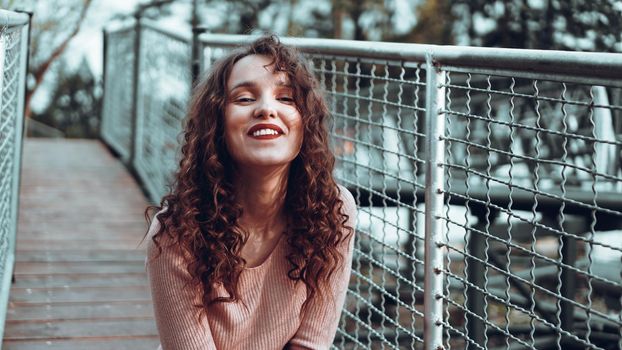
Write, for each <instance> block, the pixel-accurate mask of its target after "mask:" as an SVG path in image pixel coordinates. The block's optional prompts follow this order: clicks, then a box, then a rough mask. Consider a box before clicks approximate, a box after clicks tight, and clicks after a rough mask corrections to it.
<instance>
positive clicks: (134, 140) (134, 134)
mask: <svg viewBox="0 0 622 350" xmlns="http://www.w3.org/2000/svg"><path fill="white" fill-rule="evenodd" d="M141 17H142V8H139V9H138V10H137V11H136V12H135V13H134V19H135V20H136V24H135V25H136V27H135V29H134V31H135V33H134V67H133V68H134V71H133V72H132V124H131V125H132V131H131V134H130V135H131V138H130V147H131V149H130V150H129V151H130V152H129V153H130V156H129V161H128V166H129V168H130V169H131V170H132V171H135V170H134V169H135V166H134V162H135V161H136V153H137V150H138V115H137V114H138V89H139V82H138V80H139V78H140V36H141V35H140V18H141Z"/></svg>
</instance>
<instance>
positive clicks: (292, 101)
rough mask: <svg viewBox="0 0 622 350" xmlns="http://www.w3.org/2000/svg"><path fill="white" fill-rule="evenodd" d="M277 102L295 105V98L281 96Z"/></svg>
mask: <svg viewBox="0 0 622 350" xmlns="http://www.w3.org/2000/svg"><path fill="white" fill-rule="evenodd" d="M277 100H279V101H281V102H285V103H294V98H293V97H291V96H281V97H278V98H277Z"/></svg>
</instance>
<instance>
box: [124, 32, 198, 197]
mask: <svg viewBox="0 0 622 350" xmlns="http://www.w3.org/2000/svg"><path fill="white" fill-rule="evenodd" d="M190 50H191V44H190V42H189V41H187V40H182V39H180V38H176V37H173V36H170V35H168V34H167V33H165V32H162V31H158V30H157V29H156V28H154V27H152V26H145V27H143V29H142V32H141V45H140V59H139V62H140V67H139V83H138V90H137V91H138V93H137V97H136V101H135V102H136V104H137V106H136V135H135V137H136V148H135V154H134V157H135V159H134V167H135V168H136V171H137V172H138V174H139V176H140V177H141V179H142V180H143V182H144V184H145V186H146V187H147V188H148V192H149V193H150V195H151V198H152V200H154V201H159V199H160V198H161V197H162V196H163V195H164V194H166V191H168V185H169V184H170V180H171V176H172V175H173V172H174V171H175V170H176V166H177V160H178V156H177V153H178V151H179V140H178V136H179V135H180V132H181V127H182V120H183V119H184V117H185V114H186V105H187V103H188V100H189V98H190V87H191V70H190V61H191V60H190V52H191V51H190Z"/></svg>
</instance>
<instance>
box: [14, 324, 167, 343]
mask: <svg viewBox="0 0 622 350" xmlns="http://www.w3.org/2000/svg"><path fill="white" fill-rule="evenodd" d="M5 332H6V333H5V336H4V339H5V340H22V339H67V338H82V337H98V338H103V337H145V336H157V335H158V331H157V329H156V326H155V323H154V322H153V320H152V319H147V320H126V319H110V320H66V321H62V320H54V322H8V323H7V324H6V327H5Z"/></svg>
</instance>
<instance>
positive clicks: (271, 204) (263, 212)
mask: <svg viewBox="0 0 622 350" xmlns="http://www.w3.org/2000/svg"><path fill="white" fill-rule="evenodd" d="M288 174H289V166H286V167H279V168H272V169H269V170H268V169H248V168H247V169H245V170H238V171H237V172H236V179H235V183H234V185H235V188H236V199H237V201H238V202H239V203H240V205H241V206H242V208H243V214H242V217H241V218H240V224H241V225H242V226H243V227H244V228H245V229H247V230H248V231H249V232H250V233H251V235H253V236H254V237H253V238H254V239H259V240H263V239H271V238H273V237H274V236H275V235H279V234H280V233H281V232H282V230H283V229H284V228H285V227H284V226H285V214H284V203H285V195H286V193H287V178H288Z"/></svg>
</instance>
